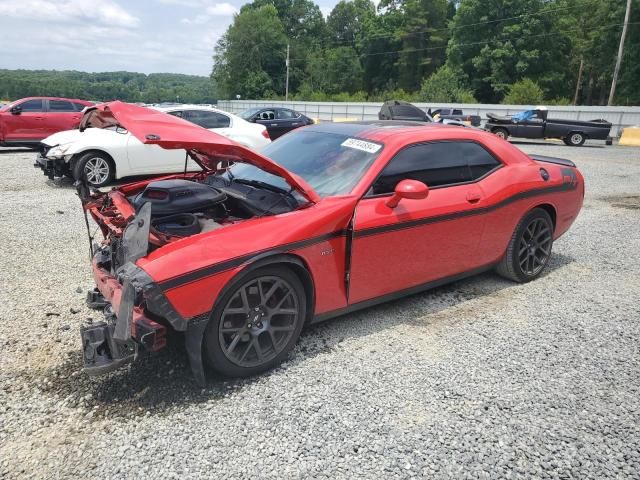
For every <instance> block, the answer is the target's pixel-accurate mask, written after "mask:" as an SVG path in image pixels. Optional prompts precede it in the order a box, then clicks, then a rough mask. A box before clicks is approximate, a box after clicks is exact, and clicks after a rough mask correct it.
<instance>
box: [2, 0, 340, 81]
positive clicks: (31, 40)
mask: <svg viewBox="0 0 640 480" xmlns="http://www.w3.org/2000/svg"><path fill="white" fill-rule="evenodd" d="M337 2H338V0H320V1H316V3H317V4H318V5H319V6H320V8H321V10H322V11H323V13H324V14H325V16H326V15H327V14H328V13H329V12H330V11H331V8H332V7H333V5H335V4H336V3H337ZM244 3H246V2H245V1H242V0H228V1H219V0H0V46H1V48H0V69H2V68H7V69H17V68H26V69H46V70H53V69H55V70H81V71H88V72H108V71H118V70H126V71H130V72H142V73H154V72H171V73H185V74H190V75H209V74H210V73H211V67H212V63H213V61H212V59H211V57H212V55H213V47H214V45H215V43H216V41H217V39H218V38H219V37H220V36H221V35H222V34H224V32H225V30H226V29H227V27H228V26H229V25H230V24H231V22H232V20H233V15H234V14H235V13H237V12H238V11H239V10H240V7H241V6H242V5H243V4H244Z"/></svg>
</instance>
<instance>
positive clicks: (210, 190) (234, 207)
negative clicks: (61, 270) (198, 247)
mask: <svg viewBox="0 0 640 480" xmlns="http://www.w3.org/2000/svg"><path fill="white" fill-rule="evenodd" d="M127 199H128V200H129V202H130V203H131V204H132V205H133V206H134V208H135V210H136V212H139V211H140V209H141V208H142V206H143V205H145V204H146V203H150V204H151V228H152V230H156V231H157V232H158V233H160V234H164V235H167V236H169V237H187V236H190V235H195V234H198V233H204V232H208V231H212V230H216V229H218V228H221V227H224V226H225V225H228V224H233V223H237V222H238V221H241V220H246V219H249V218H252V217H255V216H264V215H270V214H277V213H284V212H289V211H291V210H293V209H294V208H296V207H297V206H298V203H297V201H296V200H295V198H294V197H293V196H291V195H289V194H287V193H283V192H280V191H273V190H269V189H268V188H265V187H264V186H259V187H256V186H252V185H246V184H243V183H242V181H241V180H239V181H233V180H225V179H223V178H222V177H220V176H215V175H210V176H208V177H206V178H205V179H204V180H200V181H194V180H187V179H178V178H176V179H170V180H159V181H156V182H151V183H149V184H148V185H147V186H146V188H145V189H144V190H143V191H141V192H139V193H137V194H135V195H132V196H129V197H127Z"/></svg>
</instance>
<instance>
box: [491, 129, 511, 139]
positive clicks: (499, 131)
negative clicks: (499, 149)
mask: <svg viewBox="0 0 640 480" xmlns="http://www.w3.org/2000/svg"><path fill="white" fill-rule="evenodd" d="M491 132H492V133H493V134H494V135H495V136H496V137H499V138H501V139H503V140H506V139H507V138H509V132H508V131H507V129H506V128H494V129H493V130H491Z"/></svg>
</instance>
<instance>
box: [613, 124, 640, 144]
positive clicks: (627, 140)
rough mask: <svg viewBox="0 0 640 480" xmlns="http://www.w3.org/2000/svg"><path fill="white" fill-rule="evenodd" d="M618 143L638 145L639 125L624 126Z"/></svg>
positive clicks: (639, 138)
mask: <svg viewBox="0 0 640 480" xmlns="http://www.w3.org/2000/svg"><path fill="white" fill-rule="evenodd" d="M618 145H625V146H627V147H640V127H626V128H623V129H622V136H621V137H620V141H619V142H618Z"/></svg>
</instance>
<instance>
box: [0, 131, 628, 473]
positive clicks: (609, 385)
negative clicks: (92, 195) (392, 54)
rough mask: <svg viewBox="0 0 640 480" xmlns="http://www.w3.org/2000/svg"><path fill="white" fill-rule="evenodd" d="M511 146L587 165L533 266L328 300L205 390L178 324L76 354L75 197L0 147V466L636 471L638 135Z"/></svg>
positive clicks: (80, 289) (78, 269) (79, 241)
mask: <svg viewBox="0 0 640 480" xmlns="http://www.w3.org/2000/svg"><path fill="white" fill-rule="evenodd" d="M518 146H519V147H520V148H522V149H523V150H525V151H527V152H532V153H533V152H535V153H539V154H544V155H554V156H561V157H566V158H571V159H572V160H574V161H575V162H576V163H577V164H578V166H579V167H580V169H581V170H582V172H583V173H584V175H585V177H586V182H587V197H586V202H585V206H584V209H583V211H582V213H581V215H580V217H579V218H578V220H577V221H576V223H575V225H574V226H573V228H572V229H571V230H570V231H569V233H568V234H566V235H565V236H564V237H562V238H561V239H560V240H559V241H558V242H557V243H556V244H555V246H554V252H555V253H554V255H553V258H552V261H551V263H550V266H549V268H548V270H547V272H546V274H545V275H544V276H543V277H542V278H540V279H538V280H537V281H535V282H533V283H530V284H527V285H515V284H512V283H510V282H508V281H505V280H502V279H500V278H498V277H497V276H495V275H493V274H485V275H482V276H479V277H476V278H472V279H469V280H465V281H461V282H458V283H455V284H452V285H449V286H446V287H443V288H439V289H437V290H434V291H431V292H429V293H426V294H421V295H416V296H413V297H410V298H407V299H404V300H399V301H396V302H393V303H390V304H386V305H383V306H380V307H377V308H372V309H369V310H365V311H362V312H359V313H356V314H352V315H348V316H345V317H343V318H340V319H336V320H334V321H331V322H328V323H325V324H322V325H320V326H317V327H312V328H310V329H307V330H306V331H305V332H304V333H303V337H302V339H301V341H300V344H299V346H298V347H297V348H296V350H295V351H294V353H293V354H292V355H291V356H290V359H289V360H288V361H287V362H286V363H285V364H284V365H283V366H282V367H280V368H278V369H277V370H275V371H273V372H272V373H270V374H268V375H263V376H260V377H257V378H253V379H248V380H242V381H229V380H224V379H221V378H217V377H214V376H212V375H210V377H209V380H208V386H207V388H205V389H200V388H197V387H195V386H194V385H193V383H192V382H191V376H190V373H189V368H188V364H187V360H186V356H185V353H184V350H183V348H182V344H181V342H180V339H175V340H176V341H175V342H173V343H174V345H173V346H172V347H171V348H169V349H168V350H166V351H164V352H161V353H159V354H156V355H153V356H149V357H148V358H143V359H141V361H140V362H138V363H137V364H135V365H133V366H131V367H129V368H128V369H125V370H123V371H120V372H116V373H113V374H111V375H109V376H106V377H101V378H94V379H90V378H87V377H85V376H84V374H82V373H81V371H80V354H79V335H78V329H79V327H80V325H82V324H83V322H86V321H88V320H87V319H88V318H96V319H97V318H98V315H97V314H96V312H94V311H92V310H89V309H87V308H86V307H85V305H84V292H85V291H86V290H87V289H89V288H90V287H92V284H91V278H90V272H89V263H88V243H87V239H86V234H85V227H84V223H83V220H82V215H81V211H80V205H79V201H78V199H77V198H76V197H75V195H74V191H73V189H72V188H71V187H70V185H69V183H67V182H56V183H52V182H49V181H47V180H46V179H45V177H43V176H42V175H41V173H40V172H39V171H37V170H35V169H33V168H32V166H31V164H32V159H33V156H34V154H33V153H30V152H15V151H12V152H9V153H6V152H5V153H2V152H1V151H0V166H1V172H2V173H1V175H0V205H1V208H0V259H1V261H0V325H1V328H0V478H11V479H13V478H55V479H59V478H108V479H120V478H122V479H124V478H135V479H140V478H202V477H209V478H221V477H223V476H224V477H229V478H240V477H253V478H287V479H288V478H355V477H367V478H417V477H426V478H526V477H529V478H531V477H535V478H581V479H582V478H593V479H600V478H639V477H640V400H639V394H640V388H639V387H640V354H639V352H638V347H639V346H640V307H639V305H640V149H632V148H624V147H607V148H605V147H602V146H585V147H583V148H569V147H565V146H558V145H556V144H549V143H546V144H545V143H519V144H518Z"/></svg>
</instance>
